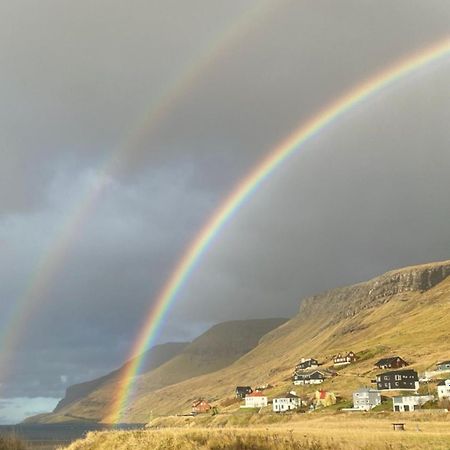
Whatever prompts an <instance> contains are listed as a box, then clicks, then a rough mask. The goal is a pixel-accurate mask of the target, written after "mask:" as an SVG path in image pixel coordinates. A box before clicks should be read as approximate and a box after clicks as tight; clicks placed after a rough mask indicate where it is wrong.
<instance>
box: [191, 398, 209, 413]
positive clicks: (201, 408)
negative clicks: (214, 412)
mask: <svg viewBox="0 0 450 450" xmlns="http://www.w3.org/2000/svg"><path fill="white" fill-rule="evenodd" d="M211 408H212V406H211V405H210V404H209V403H208V402H207V401H206V400H203V399H198V400H196V401H195V402H192V413H193V414H205V413H207V412H209V411H210V410H211Z"/></svg>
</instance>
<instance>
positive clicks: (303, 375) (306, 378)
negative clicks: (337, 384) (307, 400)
mask: <svg viewBox="0 0 450 450" xmlns="http://www.w3.org/2000/svg"><path fill="white" fill-rule="evenodd" d="M325 378H326V374H325V372H322V371H321V370H310V371H300V372H295V373H294V376H293V377H292V382H293V383H294V384H295V385H302V384H320V383H323V382H324V380H325Z"/></svg>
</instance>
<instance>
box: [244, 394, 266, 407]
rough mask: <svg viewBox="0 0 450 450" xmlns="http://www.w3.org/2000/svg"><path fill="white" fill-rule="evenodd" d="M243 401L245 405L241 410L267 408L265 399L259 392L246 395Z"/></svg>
mask: <svg viewBox="0 0 450 450" xmlns="http://www.w3.org/2000/svg"><path fill="white" fill-rule="evenodd" d="M244 400H245V405H244V406H242V408H263V407H264V406H267V397H266V396H265V395H264V394H263V393H262V392H259V391H255V392H252V393H251V394H247V395H246V396H245V399H244Z"/></svg>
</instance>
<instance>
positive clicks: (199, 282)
mask: <svg viewBox="0 0 450 450" xmlns="http://www.w3.org/2000/svg"><path fill="white" fill-rule="evenodd" d="M255 4H256V3H255V2H253V3H252V2H246V1H236V2H229V1H227V2H214V4H212V3H211V2H209V1H206V0H197V1H195V2H178V1H172V2H163V3H162V2H148V1H136V2H132V3H131V4H129V3H127V4H125V3H123V2H119V1H117V2H115V1H113V2H111V1H108V2H106V1H93V2H88V3H87V2H72V1H67V2H60V1H41V2H39V6H38V5H37V3H35V2H28V1H19V2H14V3H11V2H10V3H9V4H7V3H4V4H2V5H1V6H0V37H1V39H0V58H1V61H2V72H1V73H0V90H1V93H2V102H1V103H0V117H1V120H0V131H1V133H0V135H1V136H2V137H1V139H0V145H1V149H2V164H1V165H0V207H1V211H0V214H1V216H0V219H1V220H0V232H1V240H0V246H1V247H0V248H1V252H0V277H1V280H2V283H0V296H1V297H0V299H1V303H0V325H3V326H4V323H5V321H6V318H7V312H10V311H11V310H12V309H13V308H14V304H15V301H16V300H17V299H18V298H21V296H23V294H24V292H25V289H26V287H27V286H28V283H29V281H30V280H31V279H32V275H33V273H34V271H35V268H36V265H37V263H38V261H39V258H40V257H41V256H42V255H43V254H45V252H46V251H47V249H49V248H50V249H51V248H52V245H54V244H53V243H54V242H55V239H57V238H58V236H60V230H61V227H62V226H63V224H64V223H65V221H66V220H67V218H68V217H70V215H71V211H73V209H74V206H75V205H77V204H79V203H80V202H81V201H83V200H82V199H83V198H86V192H89V191H90V190H92V187H93V186H95V185H97V184H98V183H101V182H103V181H104V180H105V178H104V177H105V176H106V177H108V174H106V175H105V174H102V172H101V169H102V167H104V164H105V161H107V159H108V155H109V154H110V153H111V152H112V151H113V150H114V149H117V148H118V147H120V146H121V145H122V146H123V142H124V141H126V136H127V135H128V134H129V133H130V130H131V129H133V128H134V127H135V126H136V123H137V122H138V119H139V118H141V117H142V113H143V111H145V110H146V109H148V106H149V105H151V104H152V102H153V101H155V99H157V98H158V97H159V95H160V93H161V91H162V90H163V89H164V88H165V87H166V86H167V85H168V84H169V83H170V80H173V79H176V78H177V76H178V74H179V73H180V70H181V68H182V67H185V66H186V65H188V64H189V63H190V62H192V61H193V60H194V59H195V55H199V54H201V53H202V52H203V51H204V49H205V48H207V47H208V45H210V43H211V42H212V41H213V40H214V38H215V36H217V35H218V34H220V33H221V30H223V29H224V28H226V26H227V24H229V23H231V22H235V19H236V18H237V17H239V15H240V14H241V13H242V12H243V11H247V10H249V9H251V8H252V7H253V6H252V5H255ZM449 19H450V8H449V5H448V4H447V2H441V1H434V2H433V1H432V2H411V1H409V0H408V1H397V2H390V1H389V2H383V1H377V2H369V1H367V2H366V1H364V2H361V1H344V2H335V1H320V2H316V1H314V2H280V3H279V5H277V6H276V7H275V8H274V9H273V10H272V12H271V13H270V15H269V16H267V17H263V18H257V19H255V21H254V23H252V24H251V26H249V27H248V30H247V32H245V33H243V34H242V36H241V37H240V38H239V40H238V41H237V42H234V41H233V42H231V43H230V44H229V45H228V46H223V47H221V50H220V53H219V54H218V55H217V57H216V58H215V59H213V61H214V62H213V63H212V64H210V65H207V66H205V69H204V71H203V73H202V74H201V76H199V77H198V78H197V82H196V83H195V84H192V85H191V87H190V89H189V90H188V91H186V92H185V93H184V94H183V95H182V96H181V97H180V98H179V99H178V101H177V103H176V105H175V106H174V107H173V108H172V109H171V110H170V114H169V115H168V116H167V118H166V120H165V121H163V122H162V123H160V124H158V127H156V128H155V129H153V130H151V132H150V130H149V132H148V133H147V134H145V133H144V134H143V135H142V136H143V137H142V139H141V141H140V144H139V146H138V147H137V148H134V149H132V150H133V151H130V152H129V154H128V155H127V157H128V159H127V161H126V163H127V164H126V170H124V171H122V172H120V174H117V173H116V174H112V176H111V178H110V179H109V181H108V183H107V188H106V189H105V190H104V192H103V193H102V195H101V196H100V199H99V201H98V202H97V204H96V206H95V208H94V211H93V212H92V213H91V214H90V215H89V217H88V219H87V220H85V221H84V222H83V223H81V225H80V226H79V227H78V228H77V229H76V232H75V233H74V238H73V241H72V245H71V246H70V247H69V249H68V252H67V254H66V255H65V258H64V260H63V261H62V263H61V265H60V266H59V267H58V270H57V272H55V274H54V276H53V277H52V283H51V285H50V286H49V287H48V292H47V294H46V296H45V298H44V299H40V300H39V302H40V306H39V308H37V309H36V311H35V313H34V314H33V320H32V321H31V322H30V323H26V324H23V330H20V333H21V335H22V339H21V342H20V348H19V349H18V350H17V351H16V352H15V354H14V355H12V356H11V359H10V360H8V365H9V367H10V368H11V372H10V374H9V375H10V376H9V377H8V378H7V379H2V377H1V373H0V382H2V387H1V395H2V396H8V397H34V396H46V397H58V396H60V395H62V393H63V391H64V389H65V387H66V386H67V384H71V383H77V382H80V381H83V380H87V379H90V378H93V377H96V376H98V375H101V374H102V373H104V372H105V371H107V370H110V369H112V368H115V367H117V366H118V365H119V364H120V363H121V362H122V361H123V359H124V358H125V357H126V354H127V351H128V349H129V347H130V344H131V341H132V339H133V338H134V336H135V335H136V333H137V330H138V329H139V327H140V325H141V324H142V322H143V319H144V316H145V314H146V312H147V311H148V309H149V308H150V306H151V303H152V299H153V298H154V297H155V295H156V294H157V292H158V290H159V289H160V288H161V286H162V284H163V283H164V280H165V279H166V278H167V277H168V276H169V274H170V272H171V270H172V268H173V266H174V264H175V262H176V261H177V259H178V258H179V256H180V254H181V253H182V252H183V250H184V248H185V246H186V245H187V244H188V243H189V242H190V241H191V240H192V238H193V237H194V236H195V234H196V233H197V231H198V230H199V229H200V228H201V226H202V224H203V223H204V221H205V220H206V219H207V218H208V217H209V215H210V214H211V213H212V212H213V210H214V209H215V208H216V206H217V205H218V204H219V203H220V202H221V201H222V200H223V199H224V198H225V196H226V195H227V193H228V192H229V191H230V189H231V188H232V187H233V186H234V184H235V183H236V182H237V181H238V180H240V179H241V178H242V177H243V176H245V174H246V173H247V172H248V170H249V169H250V168H251V167H252V166H254V165H255V164H256V162H257V161H258V160H259V159H260V158H261V157H263V156H264V155H265V154H266V153H267V152H268V151H269V150H270V149H271V148H273V146H274V145H275V144H276V143H278V142H279V141H280V140H281V139H282V138H283V137H285V136H286V135H287V134H288V133H290V132H291V131H292V130H293V129H295V127H296V126H297V125H298V124H299V123H301V121H302V120H305V119H306V118H307V117H309V116H311V115H312V114H314V113H316V112H317V111H318V110H320V109H321V108H322V107H323V106H324V105H325V104H326V103H328V102H330V101H331V100H333V99H335V98H336V97H337V96H338V95H340V94H341V93H342V92H344V91H345V90H347V89H348V88H350V87H351V86H353V85H355V84H356V83H359V82H360V81H361V80H364V79H365V78H367V77H368V76H370V75H372V74H373V73H375V72H378V71H380V70H382V69H383V68H385V67H387V66H389V65H390V64H392V63H393V62H394V61H396V60H398V59H399V58H402V57H404V56H405V55H408V54H411V53H413V52H415V51H416V50H417V49H420V48H423V47H426V46H427V45H429V44H431V43H433V42H435V41H437V40H439V39H441V38H442V37H444V36H447V35H448V34H449V33H450V27H449V25H448V24H449V23H450V20H449ZM449 74H450V66H449V63H448V62H447V61H444V62H441V63H439V64H436V65H433V66H432V67H430V68H427V69H426V70H424V71H422V72H420V73H418V74H415V75H414V76H412V77H409V78H408V79H407V80H405V81H403V82H402V83H400V84H397V85H395V86H392V87H391V88H389V89H388V90H386V91H384V92H383V93H382V94H380V95H378V96H377V97H376V98H374V99H372V100H371V101H370V102H367V103H365V104H364V105H361V106H360V107H358V108H357V109H355V110H353V111H351V112H350V113H349V114H347V115H346V116H345V117H343V118H342V119H341V120H340V121H339V122H336V123H335V124H334V125H333V126H332V127H330V128H329V129H328V130H327V131H326V132H324V133H322V134H321V135H319V136H318V137H316V138H314V139H313V140H312V141H311V142H310V143H308V145H307V146H306V147H305V148H304V149H303V150H302V151H301V152H300V153H299V154H298V155H297V156H295V157H294V158H292V159H290V160H289V162H288V163H287V164H285V165H284V166H283V167H282V168H280V169H279V170H278V171H277V172H276V173H275V174H274V175H273V176H272V177H271V178H270V180H269V181H268V182H267V183H265V184H264V185H263V186H262V187H261V189H260V190H259V191H258V192H257V193H256V194H255V195H253V196H252V198H251V199H250V200H249V201H248V202H247V203H246V206H245V207H244V208H242V209H241V210H240V212H239V214H237V215H236V216H235V217H234V219H233V220H232V221H231V222H230V224H229V225H228V226H227V228H226V229H225V230H224V231H223V232H222V233H221V234H220V236H219V237H218V238H217V239H216V241H215V242H214V245H213V246H212V247H211V248H210V250H209V251H208V252H207V253H206V254H205V255H204V257H203V259H202V262H201V264H200V265H199V266H198V268H197V269H196V271H195V272H194V275H193V277H192V279H191V280H190V282H189V283H188V284H187V285H186V286H185V288H184V289H183V290H182V291H181V293H180V295H179V297H178V299H177V303H176V304H175V305H174V307H173V308H172V310H171V311H170V315H169V317H168V319H167V324H166V326H165V327H164V328H163V330H162V331H161V335H160V336H159V340H160V341H164V340H173V339H177V340H180V339H189V338H192V337H193V336H195V335H196V334H197V333H199V332H201V331H203V330H204V329H205V328H207V327H208V326H209V325H210V324H212V323H215V322H219V321H223V320H227V319H231V318H254V317H269V316H286V315H291V314H294V313H295V311H296V310H297V308H298V300H299V299H300V298H301V297H303V296H305V295H310V294H313V293H316V292H318V291H321V290H323V289H326V288H331V287H334V286H336V285H342V284H345V283H350V282H355V281H359V280H362V279H365V278H367V277H370V276H374V275H376V274H378V273H380V272H383V271H385V270H388V269H390V268H393V267H396V266H401V265H407V264H411V263H417V262H422V261H428V260H435V259H446V258H449V257H450V256H449V255H448V254H446V253H445V250H446V249H447V248H449V243H450V242H449V241H450V235H449V233H448V230H447V227H446V224H448V221H449V219H450V211H449V209H448V208H447V206H446V205H447V203H448V201H447V198H446V197H447V193H448V192H449V187H450V186H449V181H448V176H447V173H448V169H449V167H450V160H449V152H448V142H450V139H449V138H450V135H449V131H448V130H447V128H448V127H447V124H448V123H449V119H450V97H449V93H448V82H447V80H448V77H449ZM114 175H115V176H114ZM106 179H107V180H108V178H106ZM50 403H51V401H50ZM50 403H49V404H50ZM2 411H3V410H2ZM2 415H4V413H2Z"/></svg>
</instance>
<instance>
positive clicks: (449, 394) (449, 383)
mask: <svg viewBox="0 0 450 450" xmlns="http://www.w3.org/2000/svg"><path fill="white" fill-rule="evenodd" d="M437 391H438V398H439V400H446V399H450V379H449V380H445V381H442V382H441V383H439V384H438V387H437Z"/></svg>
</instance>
